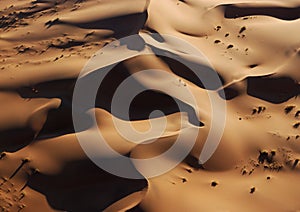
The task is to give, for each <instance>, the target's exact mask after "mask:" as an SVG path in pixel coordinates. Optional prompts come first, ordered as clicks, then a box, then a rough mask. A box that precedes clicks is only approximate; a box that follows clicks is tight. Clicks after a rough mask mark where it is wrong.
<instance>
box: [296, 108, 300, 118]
mask: <svg viewBox="0 0 300 212" xmlns="http://www.w3.org/2000/svg"><path fill="white" fill-rule="evenodd" d="M299 116H300V110H298V111H297V113H296V114H295V117H296V118H297V117H299Z"/></svg>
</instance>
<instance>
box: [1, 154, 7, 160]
mask: <svg viewBox="0 0 300 212" xmlns="http://www.w3.org/2000/svg"><path fill="white" fill-rule="evenodd" d="M5 156H6V153H5V152H2V153H1V154H0V160H1V159H2V158H4V157H5Z"/></svg>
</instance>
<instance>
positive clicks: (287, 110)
mask: <svg viewBox="0 0 300 212" xmlns="http://www.w3.org/2000/svg"><path fill="white" fill-rule="evenodd" d="M294 108H295V106H293V105H290V106H287V107H285V108H284V111H285V113H286V114H288V113H290V112H291V111H292V110H293V109H294Z"/></svg>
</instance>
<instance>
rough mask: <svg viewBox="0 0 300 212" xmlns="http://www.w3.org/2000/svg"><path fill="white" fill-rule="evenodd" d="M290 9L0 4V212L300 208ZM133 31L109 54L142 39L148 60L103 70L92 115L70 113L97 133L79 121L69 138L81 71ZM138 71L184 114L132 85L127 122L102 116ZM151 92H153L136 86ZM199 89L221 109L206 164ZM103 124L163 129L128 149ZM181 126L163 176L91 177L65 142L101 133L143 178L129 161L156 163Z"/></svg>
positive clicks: (81, 0)
mask: <svg viewBox="0 0 300 212" xmlns="http://www.w3.org/2000/svg"><path fill="white" fill-rule="evenodd" d="M299 7H300V2H299V1H298V0H291V1H286V2H283V1H279V0H265V1H260V2H257V1H252V0H231V1H221V0H213V1H204V0H184V1H171V0H163V1H161V0H151V1H148V0H122V1H117V0H103V1H97V0H68V1H66V0H37V1H28V0H22V1H13V0H3V1H0V47H1V48H0V102H1V104H0V211H254V210H256V211H266V210H272V211H297V210H299V209H300V204H299V200H298V199H299V194H300V187H299V170H300V167H299V160H300V145H299V142H300V131H299V129H300V127H299V126H300V124H299V123H300V102H299V98H298V96H299V91H300V87H299V80H300V72H299V67H300V39H299V34H300V22H299V21H300V20H299V14H300V10H299ZM151 32H152V33H153V32H155V33H156V34H151ZM134 34H139V35H140V36H139V38H140V39H137V40H136V41H135V42H134V43H131V44H126V43H122V42H121V43H120V45H118V46H116V47H115V50H114V52H113V53H109V54H110V55H109V57H111V58H119V57H121V56H122V55H124V52H128V51H129V52H141V51H143V50H144V49H145V45H146V43H145V40H143V39H145V35H147V36H149V37H151V39H153V40H154V41H155V42H153V43H155V45H154V44H153V45H148V46H147V48H149V51H150V50H151V51H152V54H151V55H139V56H132V57H128V58H124V59H123V58H122V59H121V60H120V61H119V62H118V63H117V64H115V66H114V67H113V68H112V69H111V70H110V72H109V73H108V74H107V75H106V77H105V79H104V80H103V82H102V84H101V86H100V87H99V89H98V91H97V95H96V100H95V106H94V107H92V108H89V110H88V111H85V112H86V113H84V114H82V115H86V116H90V115H91V114H93V113H95V117H96V123H93V122H92V119H91V122H90V123H89V125H87V126H86V127H85V128H83V129H81V130H80V132H75V129H74V125H73V119H72V112H73V113H74V111H72V103H73V93H74V88H75V84H76V80H77V78H78V76H79V74H80V72H81V70H82V69H83V68H84V66H85V64H86V63H87V62H88V61H89V59H90V58H91V57H92V56H93V54H95V53H96V52H98V51H99V50H100V49H101V48H103V47H105V46H108V44H111V43H113V42H114V41H116V40H117V39H120V38H123V37H125V36H130V35H134ZM164 34H167V35H171V36H175V37H177V38H180V39H183V40H184V41H186V42H188V43H189V44H191V45H193V46H194V47H195V48H196V49H198V50H199V51H201V52H202V53H203V54H204V55H205V56H206V57H207V59H208V60H209V62H210V63H211V67H208V66H206V64H203V63H202V62H199V61H192V60H188V59H187V58H188V56H189V55H188V54H187V53H186V52H184V50H183V49H184V48H183V47H178V46H176V45H175V43H172V42H171V41H170V40H168V39H167V37H166V36H164ZM143 36H144V37H143ZM171 47H173V48H171ZM156 50H160V51H161V52H163V54H161V55H155V54H153V52H155V51H156ZM100 58H101V57H100ZM172 58H173V59H172ZM174 58H177V59H178V58H180V59H181V60H180V61H181V62H180V61H179V60H176V59H174ZM103 60H104V57H103ZM189 65H190V66H191V67H196V72H197V73H199V74H200V75H201V76H202V77H203V78H205V79H206V80H210V79H211V78H213V75H214V74H217V75H218V77H219V78H220V82H221V85H220V86H215V85H214V86H210V87H207V86H205V85H204V84H203V82H202V81H201V80H199V79H198V78H197V77H196V75H195V73H194V72H193V70H191V68H190V66H189ZM106 67H110V65H108V66H105V67H104V68H106ZM102 68H103V67H102ZM145 69H157V70H160V71H163V72H164V73H168V74H170V76H172V77H175V78H176V79H178V82H177V81H176V83H177V84H176V85H178V87H180V86H181V87H188V88H189V89H190V90H191V92H192V94H193V95H194V96H195V99H196V103H197V104H196V106H194V105H193V104H191V103H190V102H189V101H187V100H186V99H185V98H184V95H180V94H179V92H175V91H177V90H174V89H172V87H171V86H169V84H168V83H167V81H164V80H165V79H163V78H162V77H159V75H153V76H149V77H148V78H147V77H145V78H139V77H136V78H135V80H134V81H133V83H134V84H135V85H136V86H138V87H140V88H146V90H145V91H143V92H141V93H139V94H138V95H136V96H135V98H134V99H133V101H132V102H131V104H130V106H129V110H128V114H129V116H128V117H127V116H124V114H123V113H122V112H120V111H121V110H122V108H124V107H125V106H124V105H123V104H120V105H119V107H118V109H119V110H112V108H111V105H112V99H113V97H114V95H115V92H116V91H117V89H118V87H119V86H120V85H121V83H122V82H123V81H124V80H126V79H127V78H128V77H131V76H133V75H134V74H135V73H139V72H142V71H143V70H145ZM99 71H101V69H99V70H98V72H99ZM97 76H98V75H97V71H95V72H93V73H91V74H90V75H88V77H87V78H86V80H87V81H88V80H89V79H91V80H92V79H94V78H97ZM151 85H157V89H147V88H149V87H151ZM223 90H224V93H223V92H222V91H223ZM127 92H128V93H130V92H131V91H127ZM208 92H213V93H216V94H218V95H219V96H220V97H221V98H222V99H223V100H224V101H226V107H227V112H226V114H225V115H226V123H225V129H224V133H223V136H222V138H221V142H220V144H219V146H218V148H217V149H216V151H215V153H214V154H213V156H212V157H211V158H210V159H209V160H208V161H206V162H205V163H204V164H199V161H198V159H199V155H200V153H201V151H202V149H203V148H204V143H205V140H206V139H207V137H208V134H209V130H210V128H211V120H212V117H213V115H216V114H212V108H211V105H210V103H209V96H208ZM89 94H90V93H88V92H87V93H86V95H89ZM123 98H125V99H126V96H124V97H123ZM82 104H84V103H82ZM157 110H159V111H161V113H153V111H157ZM149 117H150V118H149ZM115 119H117V120H118V121H119V122H121V123H122V124H124V126H129V125H130V126H133V127H134V128H135V129H136V130H138V131H140V132H147V130H149V129H150V128H151V121H156V122H154V123H162V122H163V121H165V123H166V125H165V128H164V129H163V132H162V134H161V135H160V136H157V137H155V138H152V137H151V138H150V137H149V138H144V139H141V140H140V141H139V142H132V141H131V140H130V139H128V138H126V137H124V136H122V135H121V134H120V132H119V131H118V129H117V127H116V126H115V125H114V122H113V121H114V120H115ZM182 123H184V127H185V128H182V126H181V124H182ZM186 129H197V130H198V131H199V133H198V134H197V136H196V140H195V144H194V146H193V148H192V149H191V150H190V151H189V152H188V155H187V156H186V158H185V159H184V160H183V161H182V162H180V163H179V164H178V165H177V166H176V167H175V168H173V169H172V170H170V171H168V172H167V173H165V174H163V175H160V176H157V177H154V178H146V177H142V176H141V178H142V179H125V178H122V177H118V176H114V175H113V174H110V173H108V172H106V171H104V170H102V169H101V168H99V167H97V166H96V165H95V164H94V163H93V162H92V160H91V158H89V157H88V156H87V154H86V152H84V150H83V149H82V147H81V146H80V144H79V143H80V142H79V141H78V137H77V136H76V133H79V134H80V133H85V132H89V130H99V131H100V132H101V133H102V134H103V137H104V138H105V140H106V141H107V143H108V145H109V146H110V147H111V148H113V149H114V150H115V151H116V152H118V153H119V154H121V155H123V156H126V157H128V158H130V160H132V162H131V167H132V168H133V170H134V171H135V172H136V173H137V174H141V173H143V172H142V171H145V169H146V168H147V167H146V168H145V167H141V166H139V165H138V164H137V163H135V162H134V159H145V158H151V157H154V156H158V155H161V154H162V153H164V152H166V151H167V150H169V149H170V148H171V147H172V146H173V145H174V143H175V142H176V139H177V138H178V137H179V136H180V135H186V136H187V137H186V138H189V131H187V130H186ZM77 135H78V134H77ZM151 139H154V140H155V141H154V142H152V143H148V142H149V141H148V140H151ZM187 140H188V139H187ZM188 142H189V141H187V142H186V143H188ZM185 148H186V146H185V145H182V146H180V150H182V149H185ZM180 150H178V151H180ZM95 157H96V158H100V159H102V160H110V159H111V158H110V156H109V155H96V156H95ZM113 159H114V158H113ZM176 159H177V158H176V157H166V158H163V159H162V161H161V164H162V163H163V162H164V161H174V160H176ZM161 164H160V163H157V164H154V165H155V166H157V167H159V166H160V165H161Z"/></svg>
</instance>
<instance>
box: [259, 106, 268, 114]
mask: <svg viewBox="0 0 300 212" xmlns="http://www.w3.org/2000/svg"><path fill="white" fill-rule="evenodd" d="M265 110H266V108H265V107H261V106H259V107H258V110H257V113H258V114H259V113H261V112H264V111H265Z"/></svg>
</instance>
